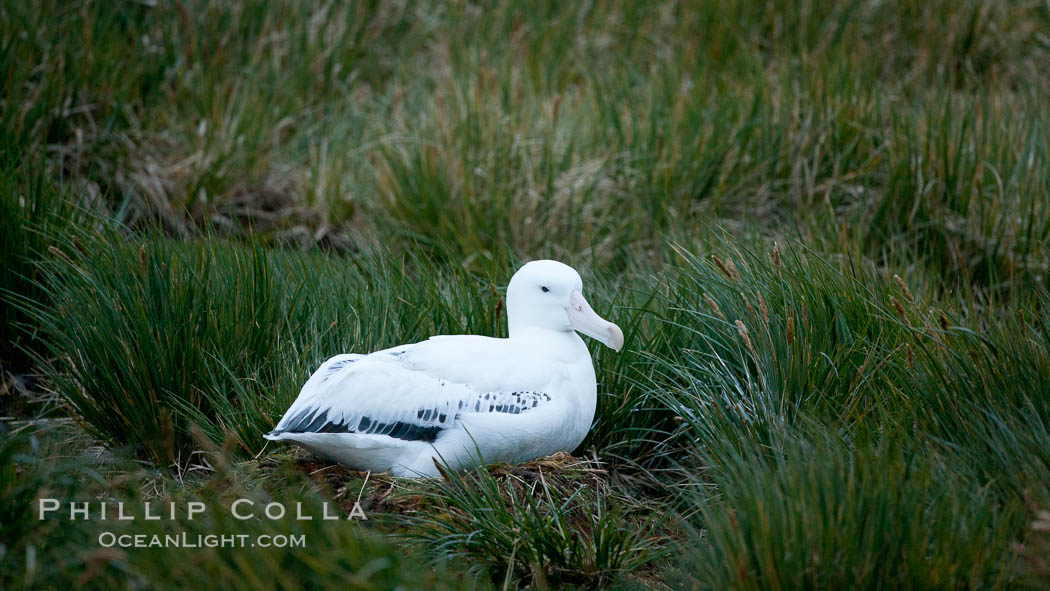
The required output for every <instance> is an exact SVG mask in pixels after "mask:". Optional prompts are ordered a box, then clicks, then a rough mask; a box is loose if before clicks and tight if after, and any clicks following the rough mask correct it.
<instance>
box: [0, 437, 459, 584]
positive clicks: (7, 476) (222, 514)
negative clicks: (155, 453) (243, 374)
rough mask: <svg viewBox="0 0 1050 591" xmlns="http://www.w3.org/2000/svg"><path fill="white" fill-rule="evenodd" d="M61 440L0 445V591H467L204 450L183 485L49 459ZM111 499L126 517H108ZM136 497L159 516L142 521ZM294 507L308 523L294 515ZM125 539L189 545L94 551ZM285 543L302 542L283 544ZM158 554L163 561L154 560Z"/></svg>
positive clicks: (304, 498)
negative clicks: (206, 464) (271, 507)
mask: <svg viewBox="0 0 1050 591" xmlns="http://www.w3.org/2000/svg"><path fill="white" fill-rule="evenodd" d="M68 436H69V435H68V433H63V432H61V430H55V429H50V430H39V429H36V430H34V429H28V430H21V431H18V432H15V433H5V434H4V435H3V436H2V439H0V457H2V458H3V459H4V460H5V462H4V464H3V465H2V469H0V511H2V513H3V515H4V520H3V522H2V531H3V534H4V536H3V544H2V545H0V564H2V565H3V566H4V569H3V572H2V573H0V582H3V583H4V588H5V589H39V588H52V587H57V586H61V585H62V584H65V583H67V582H69V581H75V582H76V585H77V587H78V588H82V589H114V588H122V587H127V586H131V587H135V588H149V589H186V588H193V587H196V588H216V587H221V588H224V589H245V590H247V589H261V588H274V589H288V588H297V589H347V588H350V589H362V590H364V589H377V588H380V589H391V588H406V589H459V588H465V587H470V588H477V586H476V585H473V584H470V582H469V581H466V580H464V579H457V578H455V577H450V576H448V575H447V574H446V573H445V572H444V571H443V569H433V568H431V569H429V570H424V569H423V568H422V567H421V565H420V564H419V563H418V561H414V560H413V559H412V556H411V555H409V554H406V552H405V551H404V549H401V548H397V547H395V546H393V545H392V544H391V543H390V542H389V541H388V540H383V539H381V538H380V537H378V536H376V535H375V534H374V533H372V532H370V531H369V530H368V529H367V526H366V525H364V524H365V523H366V522H362V521H354V520H346V519H345V517H346V515H347V513H346V512H344V511H343V510H342V507H341V506H339V505H338V504H335V503H333V506H332V507H330V508H329V509H328V510H327V511H328V514H330V515H339V516H340V519H339V520H335V521H326V520H322V519H321V516H323V515H324V514H325V509H324V508H323V506H322V503H324V502H325V501H326V499H325V498H324V497H322V496H320V495H318V494H317V492H316V491H314V490H312V489H310V488H308V487H307V488H300V489H299V490H297V491H296V492H295V494H292V492H291V489H288V490H285V491H281V492H280V493H279V494H276V495H272V494H269V493H267V492H265V491H263V490H262V489H260V488H257V487H254V486H251V485H245V484H244V483H243V481H242V480H241V478H240V475H239V472H238V470H237V469H236V468H235V467H234V466H231V465H230V464H229V463H228V462H227V461H226V460H225V459H224V455H223V453H222V452H218V451H216V450H214V449H210V451H209V454H208V457H209V459H210V462H211V464H212V465H214V466H216V469H215V471H214V472H211V471H205V473H204V474H198V475H197V476H195V477H194V478H193V479H192V480H193V481H195V482H194V485H193V490H187V488H186V485H187V484H188V483H189V482H190V479H186V480H182V481H180V480H177V479H175V478H172V477H171V476H169V475H166V474H163V473H157V472H155V471H152V470H144V469H142V468H141V467H138V466H136V465H135V464H133V463H131V462H127V461H125V460H122V459H120V458H119V457H113V456H106V455H103V456H99V457H94V458H93V457H90V456H87V455H79V456H78V455H73V456H66V457H64V458H63V459H62V460H61V461H56V460H57V458H59V457H62V456H65V455H66V454H69V452H70V451H71V450H70V448H69V447H70V446H69V444H68V443H63V439H65V438H67V437H68ZM77 443H80V442H79V441H78V442H77ZM73 451H77V452H78V451H79V450H73ZM40 498H48V499H58V500H59V501H60V502H61V503H62V504H61V509H60V510H59V511H58V512H56V513H49V514H46V515H45V518H44V520H43V521H41V520H40V519H39V518H38V499H40ZM238 499H246V500H247V501H249V502H250V503H251V504H250V505H249V504H245V503H242V504H241V505H240V508H239V509H238V511H240V512H241V513H242V514H243V513H244V512H251V513H253V514H254V515H256V517H254V518H251V519H247V520H242V519H238V518H237V517H236V516H234V513H233V512H232V510H231V506H230V505H231V503H232V502H234V501H235V500H238ZM70 502H76V503H78V506H83V503H88V504H89V509H90V517H89V519H86V520H85V519H76V520H72V519H66V518H67V517H69V504H68V503H70ZM103 502H107V503H109V508H108V514H109V518H107V519H103V518H102V515H101V508H100V507H101V503H103ZM118 502H122V503H124V509H123V510H124V512H125V515H130V516H133V517H134V520H130V521H122V520H118V519H115V518H113V512H114V511H116V503H118ZM146 502H150V503H151V504H152V507H153V510H152V513H151V514H152V515H154V516H156V515H161V516H162V518H161V519H160V520H151V519H146V513H145V511H146V509H145V503H146ZM191 502H193V503H201V505H200V506H202V507H204V512H203V513H200V514H197V515H195V517H194V519H185V518H184V517H185V512H186V511H187V508H188V507H189V504H190V503H191ZM270 503H279V504H281V505H282V506H283V507H285V515H284V516H283V517H280V518H275V519H270V518H268V517H265V515H266V514H265V511H264V508H265V507H266V506H267V505H268V504H270ZM172 506H174V507H175V508H176V511H178V512H179V513H180V514H181V515H180V516H179V517H178V518H177V519H175V520H171V519H169V518H168V515H167V510H168V508H169V507H172ZM158 507H159V508H161V510H159V511H158V510H157V508H158ZM296 511H301V512H302V514H303V515H309V516H312V517H313V519H310V520H298V519H296V518H295V515H296ZM273 515H277V512H276V510H275V511H274V512H273ZM125 534H127V535H130V536H140V537H139V538H138V539H139V540H141V541H142V542H141V543H144V544H151V543H154V540H166V539H167V537H168V536H171V537H177V538H179V539H180V540H181V539H185V540H189V544H188V545H186V546H181V545H180V546H177V547H173V546H159V547H158V546H146V547H121V546H120V545H119V544H118V545H112V546H111V547H106V546H104V545H103V542H105V543H106V544H109V542H108V540H109V537H108V536H109V535H113V536H122V535H125ZM103 536H107V537H106V538H103ZM205 536H228V537H229V536H243V538H240V539H242V540H245V545H244V546H232V545H230V543H227V545H225V546H222V545H220V542H218V541H216V542H215V543H214V544H212V543H209V542H207V541H205V540H204V537H205ZM291 538H295V539H297V540H301V541H302V542H304V544H302V545H300V543H299V542H298V541H296V542H295V543H294V544H293V542H291V541H289V540H290V539H291ZM136 543H139V542H136ZM157 543H168V542H157ZM180 544H181V542H180ZM209 544H211V545H209ZM158 553H163V554H164V556H165V558H164V559H163V560H158V559H157V554H158Z"/></svg>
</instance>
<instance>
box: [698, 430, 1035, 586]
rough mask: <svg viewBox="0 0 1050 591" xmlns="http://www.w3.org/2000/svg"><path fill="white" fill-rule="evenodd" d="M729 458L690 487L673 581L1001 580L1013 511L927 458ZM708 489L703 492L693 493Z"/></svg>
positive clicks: (862, 454)
mask: <svg viewBox="0 0 1050 591" xmlns="http://www.w3.org/2000/svg"><path fill="white" fill-rule="evenodd" d="M778 444H779V445H776V446H775V447H773V448H772V449H763V448H751V449H747V448H740V449H739V450H737V451H736V453H735V454H733V455H728V456H727V455H724V454H719V455H717V456H715V455H714V454H708V453H704V452H700V454H701V456H702V457H703V458H704V459H705V460H707V461H708V462H710V465H709V468H708V469H707V470H706V471H705V472H704V478H703V479H697V480H696V481H695V483H694V485H695V487H696V491H697V492H696V493H695V496H693V499H694V503H695V505H694V506H695V510H696V513H695V517H694V519H693V523H694V524H695V527H696V528H697V530H696V532H697V533H696V534H695V540H696V545H695V546H694V547H693V548H692V549H691V550H687V551H686V552H685V554H684V556H683V562H682V567H683V571H684V572H683V573H682V574H683V577H684V579H685V581H688V582H689V584H690V586H693V587H694V588H699V589H730V588H731V589H812V588H839V587H843V586H851V587H856V588H860V589H885V588H888V587H892V588H916V589H931V588H938V589H944V588H997V587H1001V586H1002V585H1003V584H1004V583H1005V582H1007V581H1008V580H1009V579H1010V569H1011V564H1012V563H1013V560H1014V555H1013V553H1012V552H1011V551H1010V549H1009V547H1008V541H1009V539H1010V537H1011V534H1010V533H1009V532H1011V531H1013V530H1014V528H1016V527H1017V525H1018V509H1019V507H1018V505H1017V504H1016V503H1013V504H1010V505H1008V506H1005V507H1003V506H1001V505H1000V504H999V503H998V502H997V501H996V499H995V495H994V494H993V493H991V492H990V491H989V490H988V489H986V488H982V487H980V486H979V485H977V484H976V482H975V481H973V480H970V479H960V478H959V477H958V475H957V471H956V470H955V469H953V468H952V467H949V466H947V465H946V464H945V462H946V459H945V458H943V457H939V456H937V455H936V454H930V455H922V454H913V453H907V452H905V453H902V452H901V451H900V450H899V449H894V447H895V444H893V443H889V442H887V443H886V444H884V445H882V446H879V445H876V446H873V447H865V448H861V449H852V448H851V446H850V445H849V444H848V443H846V442H844V441H842V440H841V439H838V440H836V436H835V435H833V434H828V435H825V436H820V435H818V436H817V437H816V438H813V439H808V438H796V437H786V438H783V439H781V440H780V441H779V442H778ZM708 487H711V488H712V489H713V491H716V492H708V491H706V490H704V489H707V488H708Z"/></svg>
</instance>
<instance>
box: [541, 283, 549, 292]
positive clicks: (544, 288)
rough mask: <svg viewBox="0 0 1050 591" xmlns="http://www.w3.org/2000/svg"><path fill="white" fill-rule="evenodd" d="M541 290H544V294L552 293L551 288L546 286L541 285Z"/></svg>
mask: <svg viewBox="0 0 1050 591" xmlns="http://www.w3.org/2000/svg"><path fill="white" fill-rule="evenodd" d="M540 289H542V290H543V293H547V292H548V291H550V290H551V288H549V287H547V286H546V285H541V286H540Z"/></svg>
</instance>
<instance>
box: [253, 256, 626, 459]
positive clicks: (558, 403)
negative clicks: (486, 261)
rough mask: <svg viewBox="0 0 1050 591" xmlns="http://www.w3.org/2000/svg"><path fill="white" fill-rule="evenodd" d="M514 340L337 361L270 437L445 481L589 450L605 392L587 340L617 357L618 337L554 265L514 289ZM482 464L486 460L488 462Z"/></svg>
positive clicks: (313, 380)
mask: <svg viewBox="0 0 1050 591" xmlns="http://www.w3.org/2000/svg"><path fill="white" fill-rule="evenodd" d="M507 327H508V329H509V331H510V336H509V338H506V339H499V338H490V337H483V336H475V335H455V336H434V337H431V338H430V339H428V340H426V341H422V342H419V343H414V344H411V345H401V346H399V347H394V348H391V349H386V350H383V351H378V352H375V353H371V354H368V355H356V354H355V355H337V356H336V357H333V358H331V359H329V360H328V361H326V362H324V363H323V364H322V365H321V367H320V368H319V369H318V370H317V371H316V372H314V374H313V375H312V376H310V379H309V380H308V381H307V382H306V384H305V385H304V386H303V389H302V391H301V392H300V393H299V397H298V398H297V399H296V400H295V402H294V403H292V406H291V408H289V409H288V412H286V413H285V415H284V418H282V419H281V422H280V423H278V424H277V427H276V428H275V429H274V430H273V431H272V432H270V433H268V434H267V435H266V438H267V439H270V440H273V441H291V442H294V443H297V444H299V445H301V446H303V447H305V448H306V449H308V450H310V451H311V452H313V453H315V454H317V455H320V456H323V457H326V458H329V459H331V460H334V461H336V462H339V463H340V464H344V465H346V466H349V467H351V468H354V469H357V470H372V471H375V472H385V471H387V470H389V471H390V472H391V473H392V474H393V475H395V476H408V477H428V476H437V475H438V470H437V467H436V466H435V459H437V460H438V461H440V462H443V463H445V464H447V465H448V466H449V467H451V468H453V469H463V468H469V467H472V466H476V465H478V464H479V463H480V462H486V463H488V462H511V463H518V462H524V461H527V460H531V459H534V458H537V457H541V456H546V455H550V454H553V453H555V452H558V451H569V452H571V451H572V450H573V449H574V448H575V447H576V446H577V445H579V444H580V442H581V441H583V438H584V437H585V436H586V435H587V431H588V430H589V429H590V426H591V420H592V419H593V418H594V408H595V405H596V403H597V383H596V380H595V375H594V366H593V365H592V363H591V356H590V353H589V352H588V351H587V346H586V345H585V344H584V342H583V340H582V339H581V338H580V337H579V335H577V334H576V332H577V331H578V332H580V333H583V334H585V335H587V336H590V337H593V338H595V339H597V340H598V341H601V342H602V343H604V344H605V345H607V346H609V347H612V348H613V349H615V350H617V351H619V350H620V348H621V347H622V346H623V332H622V331H621V330H620V327H618V326H616V325H615V324H613V323H611V322H608V321H607V320H605V319H603V318H602V317H600V316H598V314H597V313H595V311H594V310H593V309H592V308H591V306H590V305H589V304H588V303H587V300H586V299H584V297H583V282H582V280H581V279H580V275H579V273H577V272H576V270H575V269H573V268H572V267H570V266H568V265H565V264H562V263H559V262H557V261H533V262H531V263H528V264H526V265H524V266H523V267H522V268H521V269H519V270H518V272H517V273H515V274H514V277H512V278H511V280H510V285H508V286H507ZM479 454H480V456H479Z"/></svg>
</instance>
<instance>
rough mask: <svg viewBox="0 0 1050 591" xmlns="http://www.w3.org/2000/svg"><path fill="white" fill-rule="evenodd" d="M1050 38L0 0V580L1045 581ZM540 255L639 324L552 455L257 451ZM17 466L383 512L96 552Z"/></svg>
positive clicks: (964, 14) (98, 494) (862, 13)
mask: <svg viewBox="0 0 1050 591" xmlns="http://www.w3.org/2000/svg"><path fill="white" fill-rule="evenodd" d="M1048 30H1050V8H1048V6H1047V5H1046V3H1045V2H1036V1H1034V0H1031V1H1029V0H1017V1H1011V2H989V1H978V0H956V1H953V2H946V1H945V2H941V1H933V2H908V1H904V0H899V1H885V2H870V1H860V0H857V1H847V2H822V1H816V2H813V1H809V2H802V1H794V2H792V1H787V0H777V1H775V2H768V3H751V2H744V1H735V0H733V1H722V2H713V1H706V0H696V1H693V2H682V3H665V4H661V5H655V4H651V3H645V2H632V1H630V0H622V1H619V2H602V3H594V4H582V5H578V4H574V3H558V4H548V5H537V4H530V5H519V4H516V3H496V4H489V5H481V6H479V5H474V4H468V3H447V4H446V3H432V2H395V3H377V2H352V3H332V2H314V1H308V2H285V1H281V0H275V1H271V2H250V1H246V0H238V1H234V2H175V3H171V4H169V3H157V5H156V6H153V5H151V3H118V2H101V3H96V2H51V1H47V0H45V1H42V2H34V3H18V2H3V3H0V66H2V67H0V72H2V73H3V74H2V75H0V236H2V238H0V265H2V266H3V268H4V273H3V275H2V278H0V282H2V283H0V322H2V326H3V331H4V338H3V340H2V341H0V364H2V367H3V389H2V391H0V409H2V410H0V414H3V415H4V416H5V417H6V418H5V419H4V420H3V421H0V425H3V429H0V432H2V434H0V448H2V449H0V455H3V457H4V462H3V466H2V468H0V513H2V514H3V515H4V516H5V517H4V518H3V520H2V525H0V528H2V534H3V535H0V539H2V540H3V541H2V542H0V586H3V587H4V588H18V587H26V588H34V587H58V586H69V585H78V586H88V587H95V588H115V587H134V588H172V589H174V588H185V587H186V586H190V585H193V586H196V587H201V588H210V587H214V586H226V587H234V588H259V587H260V586H283V587H301V586H306V587H310V588H330V587H332V588H334V587H335V586H336V585H339V586H341V587H345V586H346V585H348V584H349V585H350V586H351V587H355V588H362V589H374V588H394V587H397V586H398V585H400V586H402V588H421V589H424V588H425V589H429V588H438V586H442V585H444V586H448V587H450V588H458V587H471V588H478V587H480V588H487V587H490V586H491V587H498V588H515V587H528V588H534V589H545V588H563V587H570V588H572V587H611V588H630V589H634V588H645V589H654V588H655V589H667V588H697V589H724V588H738V589H785V588H792V589H810V588H841V587H844V586H847V585H849V586H851V587H863V588H872V589H882V588H890V587H897V588H921V589H927V588H937V589H943V588H982V589H983V588H989V589H998V588H1011V589H1012V588H1025V587H1039V586H1044V585H1047V584H1050V567H1048V566H1047V564H1048V561H1050V537H1048V536H1047V533H1046V532H1047V531H1048V530H1050V525H1048V521H1050V520H1048V517H1050V516H1048V514H1047V513H1046V512H1045V509H1047V508H1048V507H1050V291H1048V288H1047V286H1046V282H1047V274H1048V271H1050V148H1048V146H1050V141H1048V125H1050V119H1048V113H1050V99H1048V98H1047V97H1050V37H1048V36H1047V31H1048ZM539 257H555V258H559V259H562V260H564V261H566V262H568V263H570V264H573V265H574V266H576V267H577V268H578V269H580V270H581V271H582V273H583V275H584V279H585V283H586V284H587V290H588V297H589V298H590V299H591V300H592V303H593V304H594V306H595V308H596V309H598V310H599V311H601V312H602V313H603V315H606V316H607V317H609V318H610V319H611V320H613V321H615V322H617V323H618V324H620V326H621V327H623V328H624V330H625V334H626V337H627V341H626V346H625V349H624V351H623V352H621V353H619V354H616V353H613V352H611V351H609V350H605V349H602V350H599V349H598V348H595V350H594V361H595V366H596V370H597V374H598V380H599V409H598V414H597V416H596V418H595V423H594V425H593V427H592V429H591V433H590V435H589V436H588V438H587V440H586V441H585V442H584V444H583V445H582V446H581V447H580V449H578V450H574V456H575V457H576V458H579V459H573V458H571V457H556V458H552V459H548V460H543V461H540V462H536V463H533V464H529V465H526V466H521V467H514V466H498V467H493V468H491V469H485V470H479V471H476V472H472V473H469V474H449V475H447V476H446V478H444V479H442V480H440V481H433V482H427V483H412V482H405V481H398V480H396V479H391V478H387V477H375V476H373V477H370V478H369V479H368V480H367V481H366V480H365V478H364V475H362V474H356V473H352V472H349V471H346V470H343V469H341V468H338V467H331V466H326V465H323V464H320V463H318V462H316V460H313V459H310V458H309V457H307V456H304V455H302V454H300V453H298V452H296V451H294V450H290V449H287V448H277V449H275V448H274V447H272V446H271V447H265V446H264V445H263V443H264V441H263V440H262V439H261V436H260V434H261V433H263V432H266V431H268V430H269V429H270V428H271V427H272V426H273V424H274V422H275V421H276V420H277V419H278V418H279V417H280V414H281V413H282V411H283V410H284V409H286V408H287V406H288V404H289V403H290V402H291V400H293V399H294V397H295V396H296V394H297V393H298V388H299V386H300V385H301V384H302V383H303V381H304V380H305V379H306V377H307V376H308V375H309V373H310V371H311V370H312V369H314V368H316V367H317V365H318V364H319V363H320V361H322V360H323V359H325V358H327V357H328V356H330V355H332V354H334V353H337V352H350V351H354V352H360V351H369V350H373V349H377V348H381V347H385V346H390V345H393V344H397V343H402V342H409V341H413V340H418V339H422V338H425V337H426V336H428V335H431V334H435V333H441V332H445V333H456V332H469V333H478V334H488V335H505V333H506V321H505V317H504V309H503V300H502V294H503V289H504V288H505V286H506V282H507V280H508V279H509V277H510V275H511V274H512V272H513V270H514V269H515V268H516V267H517V265H519V264H520V263H521V262H523V261H526V260H529V259H532V258H539ZM66 416H68V417H72V418H74V419H75V421H73V422H61V418H62V417H66ZM38 417H45V418H46V424H45V425H44V426H41V425H40V423H39V421H34V419H36V418H38ZM27 421H28V422H27ZM56 422H57V423H56ZM99 445H102V446H105V451H104V452H99V450H100V449H101V448H99V447H98V446H99ZM43 496H50V497H55V498H63V499H78V500H85V499H93V500H98V499H109V500H111V501H116V500H120V499H123V500H125V501H126V502H128V503H130V504H139V503H140V502H142V501H145V500H151V501H153V502H163V501H172V500H174V501H178V502H188V501H190V500H202V501H205V502H207V503H209V504H214V505H216V506H221V505H228V504H229V503H230V502H232V500H233V499H235V498H237V497H241V496H243V497H246V498H251V499H257V500H259V501H260V502H261V501H264V500H265V501H267V502H269V501H270V500H279V501H286V502H289V503H294V502H295V501H302V502H305V503H308V504H312V505H311V506H316V505H317V504H319V503H322V502H324V501H325V500H328V501H331V502H337V503H340V504H342V506H343V508H344V509H346V510H349V509H348V507H349V506H351V505H352V502H351V501H355V500H358V499H363V500H364V504H365V505H367V511H368V512H369V514H370V516H371V517H372V518H370V519H369V520H368V521H367V522H346V523H344V522H339V523H338V524H332V523H325V522H314V523H306V525H304V524H303V522H299V523H296V522H290V521H281V520H278V521H268V520H252V521H247V522H236V523H234V522H231V521H229V520H228V519H227V520H226V521H223V520H222V519H221V518H220V517H216V518H214V519H209V520H205V521H200V522H189V521H177V522H175V523H171V522H160V523H158V524H154V523H147V522H143V521H137V522H134V523H133V525H131V526H127V531H133V532H134V533H170V532H171V531H174V530H180V529H181V530H183V531H187V532H190V533H208V532H214V531H226V530H231V531H232V530H236V531H237V532H238V533H241V532H243V533H251V534H253V535H261V534H267V535H271V534H275V533H285V534H287V533H303V534H306V535H307V536H308V538H309V547H308V549H307V550H306V551H287V550H281V551H278V550H277V549H269V550H260V549H253V550H229V549H225V550H223V549H211V550H209V549H199V550H196V551H190V550H163V551H161V550H156V549H150V550H134V549H128V550H115V549H105V548H101V547H99V545H98V543H97V536H98V535H99V533H100V532H101V531H102V530H103V529H105V528H106V527H108V525H109V524H107V523H100V522H98V521H87V522H79V521H78V522H67V521H61V522H57V521H56V522H50V521H45V522H40V521H39V520H37V519H35V518H36V515H35V511H36V502H35V499H37V498H38V497H43ZM120 527H124V526H123V525H122V524H121V525H120ZM161 557H163V561H162V560H161ZM172 563H174V564H181V565H183V566H181V567H178V568H170V567H168V566H165V565H166V564H172Z"/></svg>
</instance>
